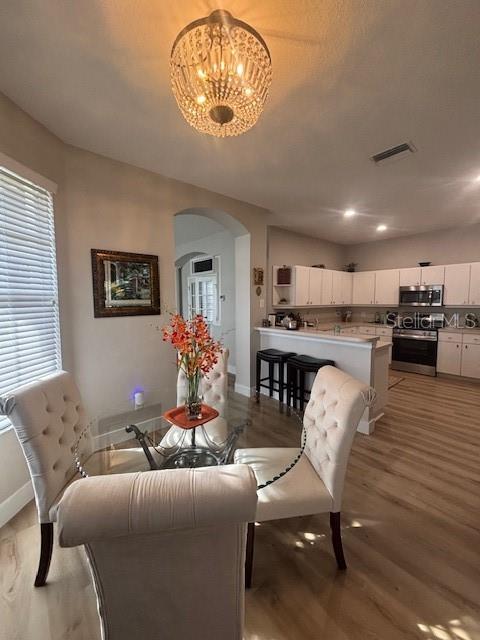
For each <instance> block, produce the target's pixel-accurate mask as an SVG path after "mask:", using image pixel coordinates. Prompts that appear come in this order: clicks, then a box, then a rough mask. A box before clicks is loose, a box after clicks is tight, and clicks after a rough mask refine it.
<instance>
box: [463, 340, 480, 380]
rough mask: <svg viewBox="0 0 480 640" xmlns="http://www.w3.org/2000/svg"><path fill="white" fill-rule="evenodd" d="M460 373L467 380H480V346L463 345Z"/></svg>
mask: <svg viewBox="0 0 480 640" xmlns="http://www.w3.org/2000/svg"><path fill="white" fill-rule="evenodd" d="M460 373H461V375H462V376H465V377H466V378H480V344H463V345H462V366H461V368H460Z"/></svg>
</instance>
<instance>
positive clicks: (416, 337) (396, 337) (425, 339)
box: [393, 335, 438, 342]
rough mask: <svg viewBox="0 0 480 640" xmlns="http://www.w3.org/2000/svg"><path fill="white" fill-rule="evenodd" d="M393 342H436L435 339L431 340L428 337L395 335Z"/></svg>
mask: <svg viewBox="0 0 480 640" xmlns="http://www.w3.org/2000/svg"><path fill="white" fill-rule="evenodd" d="M393 339H394V340H423V341H424V342H438V339H437V338H431V337H430V336H403V335H395V336H393Z"/></svg>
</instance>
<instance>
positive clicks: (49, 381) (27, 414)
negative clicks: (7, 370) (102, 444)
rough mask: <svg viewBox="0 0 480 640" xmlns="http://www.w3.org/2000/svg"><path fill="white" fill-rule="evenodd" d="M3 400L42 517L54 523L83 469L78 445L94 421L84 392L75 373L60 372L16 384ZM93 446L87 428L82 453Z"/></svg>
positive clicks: (80, 448)
mask: <svg viewBox="0 0 480 640" xmlns="http://www.w3.org/2000/svg"><path fill="white" fill-rule="evenodd" d="M3 404H4V406H6V407H7V410H8V418H9V420H10V422H11V423H12V425H13V428H14V429H15V433H16V434H17V438H18V440H19V442H20V445H21V447H22V449H23V453H24V455H25V458H26V460H27V465H28V469H29V471H30V476H31V478H32V483H33V490H34V493H35V501H36V504H37V510H38V516H39V520H40V522H50V517H49V510H50V507H51V506H52V504H53V503H54V502H55V499H56V498H57V496H58V495H59V494H60V492H61V491H62V490H63V489H64V487H65V485H66V484H68V482H69V481H70V480H71V479H72V478H73V477H74V476H75V474H76V473H77V469H76V465H75V455H74V445H75V443H76V441H77V440H78V438H79V437H80V435H81V434H82V432H84V431H85V429H86V428H87V426H88V418H87V415H86V413H85V410H84V408H83V405H82V399H81V397H80V393H79V391H78V389H77V386H76V384H75V382H74V380H73V377H72V376H71V375H70V374H69V373H67V372H66V371H58V372H57V373H54V374H52V375H49V376H47V377H45V378H41V379H40V380H37V381H35V382H32V383H30V384H28V385H25V386H23V387H20V388H18V389H16V390H15V391H13V392H12V393H11V394H9V395H8V397H6V398H5V399H4V400H3ZM91 446H92V445H91V436H90V433H89V431H88V430H87V433H86V435H85V436H84V437H82V440H81V444H80V445H79V453H80V455H81V456H82V457H83V456H85V455H88V453H89V452H90V451H91Z"/></svg>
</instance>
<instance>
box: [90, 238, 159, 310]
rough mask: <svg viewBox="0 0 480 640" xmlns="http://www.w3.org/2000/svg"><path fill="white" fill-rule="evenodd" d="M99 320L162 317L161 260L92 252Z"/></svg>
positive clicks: (142, 256) (117, 253) (95, 307)
mask: <svg viewBox="0 0 480 640" xmlns="http://www.w3.org/2000/svg"><path fill="white" fill-rule="evenodd" d="M91 255H92V277H93V310H94V316H95V318H112V317H115V316H140V315H159V314H160V288H159V280H158V256H152V255H147V254H141V253H125V252H120V251H106V250H103V249H92V250H91Z"/></svg>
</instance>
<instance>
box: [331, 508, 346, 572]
mask: <svg viewBox="0 0 480 640" xmlns="http://www.w3.org/2000/svg"><path fill="white" fill-rule="evenodd" d="M330 529H331V530H332V545H333V551H334V553H335V558H336V560H337V565H338V568H339V569H342V571H343V570H345V569H346V568H347V563H346V562H345V556H344V555H343V546H342V532H341V530H340V511H337V512H336V513H330Z"/></svg>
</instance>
